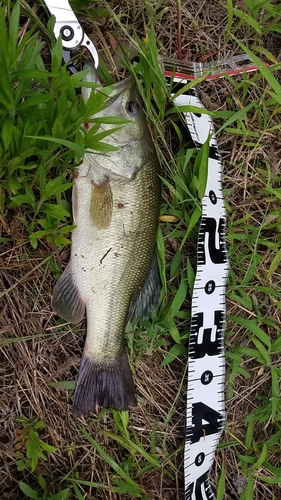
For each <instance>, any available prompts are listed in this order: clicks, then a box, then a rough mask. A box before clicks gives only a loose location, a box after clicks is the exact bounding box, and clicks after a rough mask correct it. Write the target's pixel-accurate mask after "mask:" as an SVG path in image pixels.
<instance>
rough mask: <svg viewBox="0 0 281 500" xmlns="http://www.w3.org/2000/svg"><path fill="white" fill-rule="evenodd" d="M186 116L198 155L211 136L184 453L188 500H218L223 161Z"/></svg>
mask: <svg viewBox="0 0 281 500" xmlns="http://www.w3.org/2000/svg"><path fill="white" fill-rule="evenodd" d="M166 77H167V75H166ZM186 83H187V80H184V79H183V78H182V77H177V76H176V74H175V76H174V78H173V85H174V86H176V90H178V89H179V87H180V86H184V85H186ZM189 92H190V91H189ZM174 103H175V104H176V105H178V106H180V105H185V106H186V105H190V106H196V107H199V108H203V109H204V106H203V104H202V103H201V102H200V100H199V99H198V97H197V95H196V92H195V91H194V90H192V92H190V93H189V94H181V95H180V96H178V97H176V98H175V99H174ZM184 116H185V119H186V123H187V126H188V129H189V132H190V134H191V137H192V139H193V141H194V143H195V146H196V148H197V149H200V148H201V147H202V145H203V144H204V143H205V142H206V141H207V140H208V138H210V134H211V139H210V148H209V158H208V176H207V184H206V190H205V194H204V197H203V199H202V219H201V225H200V229H199V236H198V244H197V272H196V277H195V283H194V289H193V296H192V310H191V330H190V339H189V354H188V391H187V429H186V442H185V452H184V477H185V500H211V499H212V500H215V495H214V493H213V491H212V489H211V486H210V480H209V475H210V469H211V467H212V464H213V461H214V455H215V450H216V447H217V445H218V442H219V439H220V436H221V434H222V431H223V428H224V424H225V405H224V374H225V359H224V324H225V287H226V279H227V274H228V268H229V266H228V260H227V253H226V244H225V226H226V212H225V206H224V201H223V194H222V186H221V173H222V172H221V161H220V157H219V152H218V146H217V141H216V138H215V134H214V127H213V123H212V120H211V119H210V117H209V116H208V115H206V114H200V113H196V114H195V113H184Z"/></svg>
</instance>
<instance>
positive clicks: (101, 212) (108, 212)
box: [90, 182, 112, 229]
mask: <svg viewBox="0 0 281 500" xmlns="http://www.w3.org/2000/svg"><path fill="white" fill-rule="evenodd" d="M90 218H91V221H92V222H93V224H94V225H95V226H96V228H97V229H107V228H108V227H109V225H110V222H111V218H112V191H111V187H110V183H109V182H106V183H105V184H102V185H100V186H96V185H94V186H93V189H92V196H91V205H90Z"/></svg>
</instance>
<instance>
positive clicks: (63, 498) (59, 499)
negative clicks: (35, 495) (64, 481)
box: [50, 488, 70, 500]
mask: <svg viewBox="0 0 281 500" xmlns="http://www.w3.org/2000/svg"><path fill="white" fill-rule="evenodd" d="M69 495H70V489H69V488H67V489H66V490H62V491H59V492H58V493H56V494H55V495H54V496H52V498H51V499H50V500H67V499H68V498H69Z"/></svg>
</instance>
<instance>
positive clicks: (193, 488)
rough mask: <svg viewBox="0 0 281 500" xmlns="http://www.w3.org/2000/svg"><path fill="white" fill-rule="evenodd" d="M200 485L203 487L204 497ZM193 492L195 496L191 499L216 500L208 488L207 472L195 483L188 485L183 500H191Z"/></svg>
mask: <svg viewBox="0 0 281 500" xmlns="http://www.w3.org/2000/svg"><path fill="white" fill-rule="evenodd" d="M202 485H204V491H205V494H206V496H204V497H203V495H202ZM193 492H194V493H195V496H194V497H193V498H195V500H204V499H205V498H207V500H216V497H215V495H214V494H213V492H212V490H211V487H210V482H209V476H208V471H207V472H205V473H204V474H202V476H200V477H198V479H197V480H196V482H195V483H191V484H189V485H188V487H187V489H186V491H185V500H191V498H192V495H193Z"/></svg>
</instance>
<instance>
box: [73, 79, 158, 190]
mask: <svg viewBox="0 0 281 500" xmlns="http://www.w3.org/2000/svg"><path fill="white" fill-rule="evenodd" d="M91 74H92V76H93V77H95V73H93V72H92V73H91ZM86 91H88V89H86ZM101 91H102V89H101ZM82 94H83V90H82ZM83 97H84V99H85V98H87V95H86V93H84V95H83ZM111 116H112V117H118V118H121V119H123V120H124V121H127V123H124V124H122V123H121V124H120V125H113V124H108V123H102V124H101V126H100V129H99V132H102V131H110V130H114V129H115V130H114V131H113V132H112V134H110V135H108V136H107V137H106V138H105V139H104V140H103V142H105V143H106V144H110V145H112V146H115V147H117V148H118V150H116V151H112V152H110V153H107V154H105V155H103V156H101V155H97V154H92V153H86V155H85V156H86V157H87V160H88V162H89V163H90V164H92V165H93V168H95V166H96V168H100V169H102V170H105V171H106V175H107V176H108V177H109V178H111V179H114V178H116V177H118V178H120V177H122V178H123V179H124V180H127V181H130V180H132V179H133V178H134V177H135V175H136V173H137V172H138V171H139V170H140V169H141V168H142V167H143V166H144V165H145V164H146V163H147V161H148V160H149V159H150V158H151V156H153V155H155V148H154V144H153V142H152V138H151V135H150V131H149V128H148V125H147V122H146V118H145V114H144V110H143V103H142V101H141V98H140V95H139V93H138V91H137V88H136V85H135V82H134V79H133V77H132V76H129V77H128V78H126V79H124V80H122V81H121V82H118V83H116V84H115V85H114V86H113V90H112V92H111V94H110V96H109V97H108V99H107V100H106V102H105V106H104V108H103V109H102V110H101V111H100V112H99V113H96V114H95V115H94V116H93V117H92V118H95V117H111ZM104 175H105V174H104Z"/></svg>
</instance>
